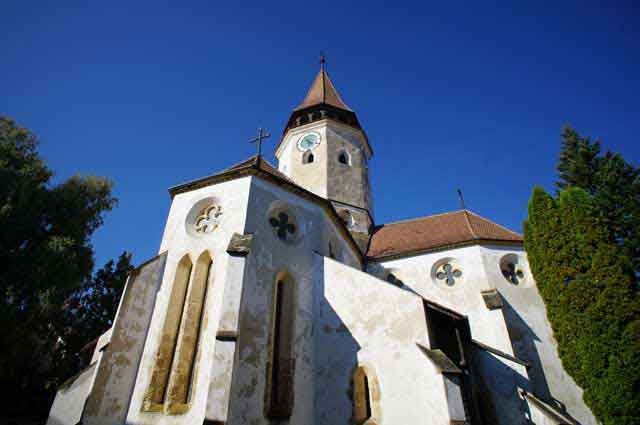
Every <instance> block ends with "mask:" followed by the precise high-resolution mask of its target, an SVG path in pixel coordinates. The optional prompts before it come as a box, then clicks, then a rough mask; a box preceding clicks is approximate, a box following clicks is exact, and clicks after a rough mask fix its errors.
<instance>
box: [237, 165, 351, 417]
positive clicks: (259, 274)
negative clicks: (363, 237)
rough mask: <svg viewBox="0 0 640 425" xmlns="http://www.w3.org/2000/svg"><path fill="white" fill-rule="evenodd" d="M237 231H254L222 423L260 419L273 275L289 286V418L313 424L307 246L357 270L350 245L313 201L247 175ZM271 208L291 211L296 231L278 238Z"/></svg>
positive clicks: (310, 262)
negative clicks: (244, 211)
mask: <svg viewBox="0 0 640 425" xmlns="http://www.w3.org/2000/svg"><path fill="white" fill-rule="evenodd" d="M247 208H248V210H249V211H252V212H254V213H253V214H250V215H249V216H248V217H247V221H246V227H245V233H252V234H253V236H254V239H253V244H252V249H251V253H250V254H249V255H248V256H247V257H246V266H245V273H244V282H243V283H242V285H243V294H242V305H241V308H240V331H239V334H238V348H237V358H236V360H235V364H236V366H235V368H234V373H233V378H232V386H231V404H230V409H229V416H228V418H229V419H228V422H229V423H232V424H234V423H235V424H252V425H259V424H267V423H270V422H269V420H267V419H266V418H265V417H264V399H265V386H266V374H267V360H268V355H269V353H268V349H267V348H268V344H269V331H270V323H271V314H272V312H271V306H272V305H273V295H274V284H275V282H276V276H277V275H278V274H279V273H287V274H288V275H289V277H290V279H291V281H292V282H293V284H294V299H295V303H296V309H295V314H294V344H293V347H294V357H295V359H296V364H295V375H294V377H295V382H294V387H295V399H294V404H293V413H292V418H291V421H290V423H300V424H302V423H313V410H314V404H313V397H314V396H313V392H314V387H313V376H314V374H315V369H314V367H313V363H312V359H313V338H312V333H313V294H312V270H313V256H314V251H317V252H320V253H322V254H323V255H329V242H331V244H332V246H333V250H334V254H335V255H336V256H337V257H338V258H339V259H340V260H341V261H344V262H345V263H347V264H349V265H351V266H352V267H360V264H359V259H358V256H357V253H356V251H355V248H353V247H351V246H350V245H348V244H347V243H346V242H345V241H344V240H343V239H342V238H341V237H340V233H339V232H338V229H337V228H336V226H335V225H334V224H333V222H331V221H330V220H329V219H328V217H327V216H326V213H325V212H324V210H322V209H321V208H320V207H319V206H318V205H316V204H314V203H311V202H309V201H306V200H304V199H302V198H300V197H297V196H295V195H293V194H291V193H289V192H287V191H285V190H283V189H282V188H280V187H278V186H276V185H273V184H271V183H268V182H265V181H263V180H261V179H258V178H254V179H253V180H252V186H251V195H250V199H249V202H248V205H247ZM273 208H285V210H286V211H287V212H288V213H289V214H293V215H294V216H295V220H296V222H297V229H298V235H297V236H296V237H295V239H294V240H293V241H292V242H283V241H281V240H280V239H279V238H278V237H277V235H276V232H275V230H274V228H273V227H272V226H271V224H270V223H269V215H270V212H271V211H272V209H273Z"/></svg>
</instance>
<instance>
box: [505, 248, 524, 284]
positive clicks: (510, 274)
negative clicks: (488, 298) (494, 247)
mask: <svg viewBox="0 0 640 425" xmlns="http://www.w3.org/2000/svg"><path fill="white" fill-rule="evenodd" d="M500 272H501V273H502V276H503V277H504V278H505V279H506V280H507V282H509V283H511V284H513V285H520V284H521V283H523V282H524V281H525V279H526V274H525V271H524V267H523V266H522V264H520V261H519V258H518V256H517V255H516V254H507V255H505V256H503V257H502V258H501V259H500Z"/></svg>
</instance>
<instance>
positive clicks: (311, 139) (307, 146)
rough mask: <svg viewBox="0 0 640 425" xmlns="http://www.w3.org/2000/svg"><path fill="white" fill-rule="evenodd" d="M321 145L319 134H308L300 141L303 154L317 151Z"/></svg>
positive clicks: (299, 144) (299, 147) (299, 146)
mask: <svg viewBox="0 0 640 425" xmlns="http://www.w3.org/2000/svg"><path fill="white" fill-rule="evenodd" d="M319 144H320V135H319V134H318V133H307V134H305V135H304V136H302V137H301V138H300V139H299V140H298V149H299V150H300V151H302V152H304V151H310V150H312V149H315V147H316V146H318V145H319Z"/></svg>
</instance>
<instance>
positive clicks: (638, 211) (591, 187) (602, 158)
mask: <svg viewBox="0 0 640 425" xmlns="http://www.w3.org/2000/svg"><path fill="white" fill-rule="evenodd" d="M557 168H558V172H559V180H558V181H557V182H556V185H557V186H558V187H559V188H560V189H564V188H567V187H580V188H582V189H584V190H586V191H587V192H588V193H590V194H591V195H593V197H594V200H595V202H596V210H597V214H598V216H599V218H600V219H601V220H602V221H603V224H604V225H605V227H606V229H607V230H608V235H609V241H610V242H611V243H614V244H615V245H617V246H619V247H621V248H622V249H623V251H624V254H625V255H626V256H628V257H629V258H630V259H631V263H630V264H631V267H632V268H633V270H634V272H635V276H636V282H640V280H639V278H640V168H637V167H634V166H633V165H631V164H629V163H628V162H626V161H625V160H624V158H623V157H622V156H620V155H619V154H616V153H612V152H606V153H604V154H601V146H600V142H599V141H597V140H596V141H592V140H591V139H590V138H588V137H582V136H580V135H579V134H578V133H577V132H576V131H575V130H573V129H572V128H571V127H565V128H564V131H563V133H562V150H561V152H560V161H559V163H558V167H557Z"/></svg>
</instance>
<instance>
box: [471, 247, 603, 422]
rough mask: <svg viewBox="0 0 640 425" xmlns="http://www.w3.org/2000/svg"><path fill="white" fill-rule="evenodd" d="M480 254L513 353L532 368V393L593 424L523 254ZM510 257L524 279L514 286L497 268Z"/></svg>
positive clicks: (497, 250) (495, 250) (510, 250)
mask: <svg viewBox="0 0 640 425" xmlns="http://www.w3.org/2000/svg"><path fill="white" fill-rule="evenodd" d="M480 251H481V253H482V257H483V261H484V263H485V269H486V271H487V275H488V277H489V281H490V282H491V284H492V285H493V287H495V288H496V289H497V290H498V291H499V292H500V294H501V295H502V299H503V302H504V307H503V308H502V311H503V312H504V315H505V318H506V321H507V323H508V327H509V331H510V336H511V341H512V344H513V347H514V353H515V355H516V356H518V357H520V358H522V359H523V360H526V361H528V362H530V363H531V364H532V367H531V368H530V369H529V371H528V372H529V373H528V375H529V379H530V385H531V387H530V388H531V391H532V392H533V393H534V394H536V395H537V396H538V397H541V398H543V399H545V400H549V401H552V402H553V401H555V403H554V404H555V407H557V408H559V409H560V410H563V409H566V412H568V413H569V414H570V415H572V416H573V417H574V418H575V419H577V420H578V421H579V422H580V423H581V424H583V425H590V424H596V423H597V422H596V420H595V418H594V416H593V414H592V413H591V411H590V410H589V408H588V407H587V406H586V405H585V403H584V401H583V400H582V393H583V391H582V389H581V388H580V387H579V386H578V385H577V384H576V383H575V381H574V380H573V379H572V378H571V377H570V376H569V374H567V373H566V372H565V370H564V368H563V367H562V362H561V361H560V357H559V355H558V348H557V343H556V341H555V339H554V337H553V330H552V329H551V324H550V323H549V321H548V319H547V313H546V307H545V304H544V301H543V300H542V297H541V296H540V293H539V292H538V288H537V286H536V282H535V281H534V279H533V276H532V275H531V271H530V269H529V263H528V261H527V256H526V252H525V251H524V250H523V249H521V248H520V249H518V248H514V247H504V246H485V247H480ZM509 255H513V256H515V259H517V261H518V265H519V267H521V268H522V271H523V279H520V280H519V282H518V284H517V285H515V284H513V283H511V282H510V281H508V280H507V279H505V278H504V276H503V275H502V272H501V270H500V267H499V265H500V261H501V260H502V259H503V258H504V257H505V256H509ZM563 406H564V407H563ZM535 423H536V424H537V423H538V422H535Z"/></svg>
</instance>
